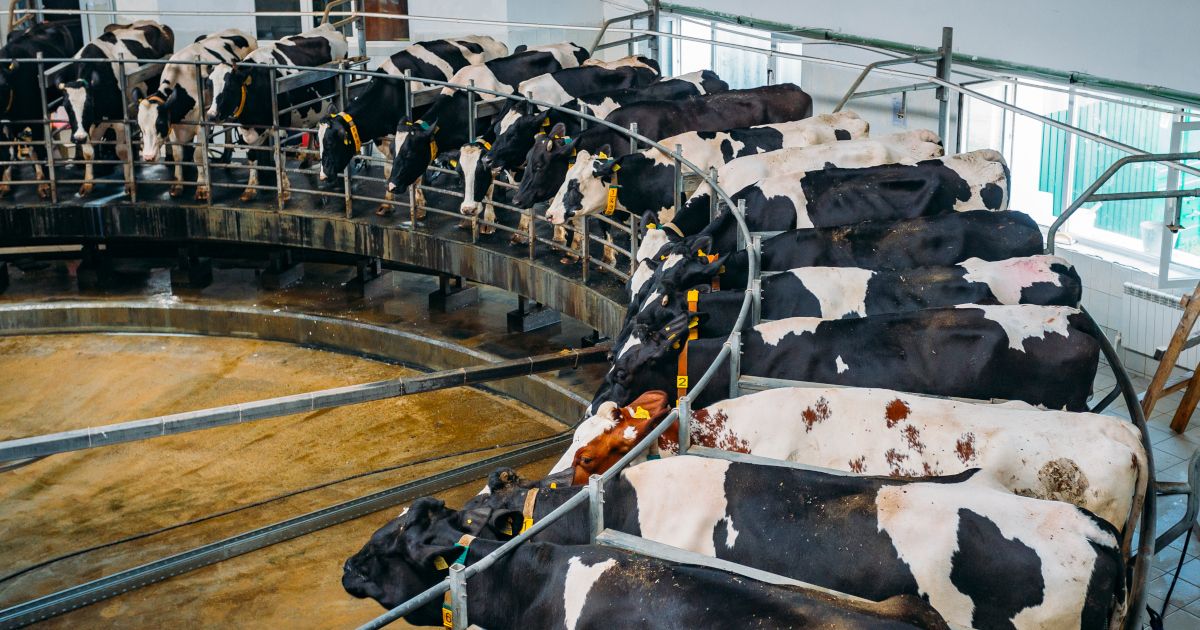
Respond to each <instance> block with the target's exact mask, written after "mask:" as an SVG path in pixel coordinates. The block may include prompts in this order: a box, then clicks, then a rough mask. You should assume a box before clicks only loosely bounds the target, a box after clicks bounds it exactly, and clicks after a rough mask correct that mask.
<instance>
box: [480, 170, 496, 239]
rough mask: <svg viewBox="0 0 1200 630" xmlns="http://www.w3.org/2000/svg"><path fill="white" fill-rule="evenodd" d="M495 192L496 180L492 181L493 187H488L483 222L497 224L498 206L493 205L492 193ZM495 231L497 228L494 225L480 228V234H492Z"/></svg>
mask: <svg viewBox="0 0 1200 630" xmlns="http://www.w3.org/2000/svg"><path fill="white" fill-rule="evenodd" d="M495 190H496V182H495V180H492V185H491V186H488V191H487V200H486V201H484V202H483V203H484V205H483V220H484V221H491V222H492V223H495V222H496V206H494V205H492V193H494V192H495ZM495 231H496V226H494V225H481V226H479V233H480V234H492V233H494V232H495Z"/></svg>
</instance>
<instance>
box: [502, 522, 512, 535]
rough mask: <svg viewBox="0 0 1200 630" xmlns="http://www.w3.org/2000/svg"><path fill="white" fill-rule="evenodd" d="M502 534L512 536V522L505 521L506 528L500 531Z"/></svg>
mask: <svg viewBox="0 0 1200 630" xmlns="http://www.w3.org/2000/svg"><path fill="white" fill-rule="evenodd" d="M500 533H501V534H504V535H506V536H512V522H511V521H504V528H503V529H501V530H500Z"/></svg>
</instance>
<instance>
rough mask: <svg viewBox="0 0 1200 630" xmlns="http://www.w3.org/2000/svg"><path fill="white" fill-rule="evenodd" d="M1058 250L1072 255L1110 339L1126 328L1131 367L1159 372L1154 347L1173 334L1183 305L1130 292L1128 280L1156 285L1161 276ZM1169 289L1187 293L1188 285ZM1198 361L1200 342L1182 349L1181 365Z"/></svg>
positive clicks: (1125, 351) (1086, 300) (1086, 302)
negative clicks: (1151, 300) (1197, 345)
mask: <svg viewBox="0 0 1200 630" xmlns="http://www.w3.org/2000/svg"><path fill="white" fill-rule="evenodd" d="M1080 249H1082V248H1080ZM1055 254H1056V255H1058V256H1060V257H1062V258H1064V259H1066V260H1067V261H1069V262H1070V263H1071V264H1073V265H1074V266H1075V269H1076V270H1077V271H1078V272H1079V277H1080V278H1082V279H1083V306H1084V308H1086V309H1087V310H1088V312H1089V313H1091V314H1092V317H1093V318H1094V319H1095V320H1096V323H1098V324H1100V327H1101V328H1103V329H1104V333H1105V334H1106V335H1108V338H1109V340H1111V341H1113V342H1114V343H1115V342H1116V338H1117V333H1118V332H1119V333H1120V335H1121V344H1120V347H1119V350H1118V351H1119V352H1121V353H1122V355H1121V360H1122V361H1123V362H1124V363H1125V368H1126V369H1127V370H1129V371H1130V372H1131V373H1134V374H1141V375H1145V376H1151V375H1153V374H1154V371H1155V370H1156V369H1158V362H1157V361H1155V360H1154V359H1153V357H1154V349H1155V348H1157V347H1159V346H1165V345H1166V344H1167V343H1168V342H1169V341H1170V340H1171V336H1172V335H1174V334H1175V329H1176V327H1177V326H1178V325H1179V318H1180V316H1182V315H1183V311H1182V310H1180V309H1176V308H1171V307H1168V306H1162V305H1160V304H1157V303H1154V302H1149V301H1147V300H1143V299H1140V298H1136V297H1133V296H1131V295H1125V290H1124V284H1125V283H1126V282H1132V283H1134V284H1140V285H1142V286H1144V287H1150V288H1156V287H1157V286H1158V277H1157V276H1156V275H1153V274H1150V273H1146V272H1145V271H1144V270H1140V269H1135V268H1132V267H1129V266H1125V265H1122V264H1120V263H1118V262H1110V261H1109V260H1104V259H1101V258H1099V257H1097V256H1096V255H1091V254H1090V253H1084V252H1083V251H1079V250H1075V251H1073V250H1072V249H1068V248H1066V247H1062V246H1059V247H1057V248H1056V251H1055ZM1167 292H1168V293H1173V294H1176V295H1182V294H1183V293H1184V290H1182V289H1172V290H1168V291H1167ZM1188 292H1190V291H1188ZM1197 329H1198V330H1200V327H1198V328H1197ZM1197 362H1200V347H1196V348H1192V349H1191V350H1188V351H1186V352H1184V353H1182V354H1181V355H1180V357H1179V361H1178V362H1177V365H1178V366H1179V367H1182V368H1186V369H1189V370H1191V369H1194V368H1195V367H1196V365H1197Z"/></svg>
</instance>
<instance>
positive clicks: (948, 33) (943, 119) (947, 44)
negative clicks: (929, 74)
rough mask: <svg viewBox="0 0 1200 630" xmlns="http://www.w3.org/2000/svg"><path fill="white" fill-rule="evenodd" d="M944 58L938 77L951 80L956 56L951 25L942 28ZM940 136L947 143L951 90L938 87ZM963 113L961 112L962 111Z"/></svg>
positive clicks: (938, 64)
mask: <svg viewBox="0 0 1200 630" xmlns="http://www.w3.org/2000/svg"><path fill="white" fill-rule="evenodd" d="M938 52H939V53H941V55H942V58H941V59H939V60H938V62H937V78H939V79H941V80H943V81H949V80H950V65H951V62H952V61H953V58H954V29H953V28H950V27H949V26H947V27H944V28H942V47H941V48H938ZM937 100H938V136H940V137H941V139H942V143H943V144H945V143H946V133H947V132H949V131H950V91H949V90H947V89H946V88H945V87H938V89H937ZM960 115H961V112H960Z"/></svg>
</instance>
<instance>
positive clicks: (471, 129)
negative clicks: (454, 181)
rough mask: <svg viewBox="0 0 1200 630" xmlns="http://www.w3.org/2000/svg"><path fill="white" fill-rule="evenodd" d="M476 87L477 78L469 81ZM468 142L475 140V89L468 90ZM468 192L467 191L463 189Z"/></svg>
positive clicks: (464, 192)
mask: <svg viewBox="0 0 1200 630" xmlns="http://www.w3.org/2000/svg"><path fill="white" fill-rule="evenodd" d="M467 83H468V84H470V86H471V87H475V79H471V80H469V81H467ZM467 142H475V90H467ZM463 194H466V191H463Z"/></svg>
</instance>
